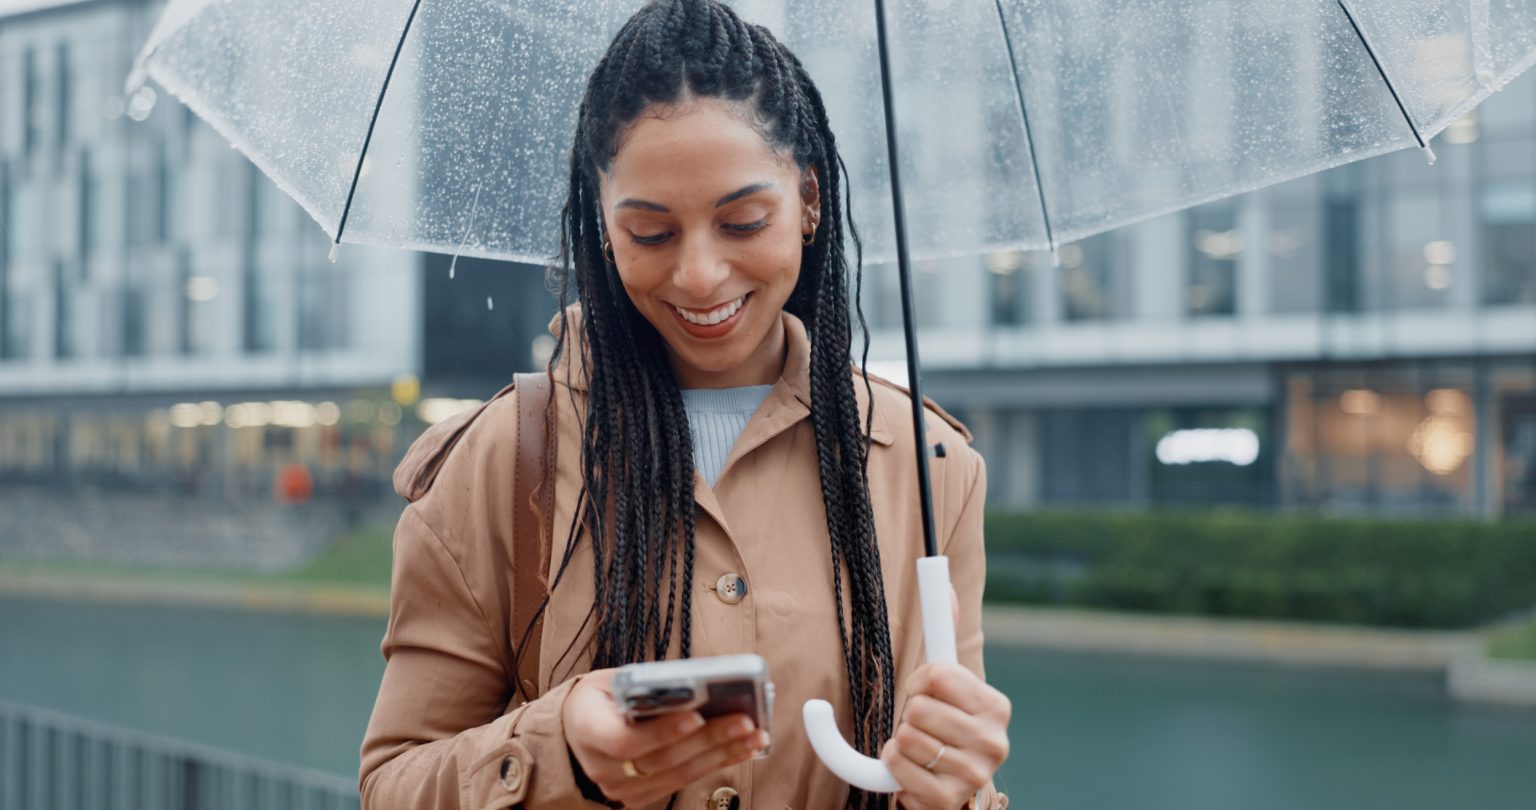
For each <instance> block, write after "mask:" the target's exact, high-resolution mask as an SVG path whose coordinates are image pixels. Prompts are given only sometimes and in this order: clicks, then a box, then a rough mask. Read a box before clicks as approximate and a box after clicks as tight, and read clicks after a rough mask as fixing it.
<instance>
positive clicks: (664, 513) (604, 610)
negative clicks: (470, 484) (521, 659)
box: [551, 0, 895, 807]
mask: <svg viewBox="0 0 1536 810" xmlns="http://www.w3.org/2000/svg"><path fill="white" fill-rule="evenodd" d="M689 95H691V96H694V97H706V96H707V97H718V98H725V99H730V100H735V101H744V102H747V103H748V104H749V105H750V106H751V107H752V108H753V109H754V110H755V112H756V117H755V122H754V126H755V127H756V128H757V129H758V131H759V132H760V133H761V134H762V135H763V136H764V138H765V139H767V140H768V142H769V143H771V144H773V145H774V146H775V147H777V148H780V149H787V150H789V151H791V152H792V153H793V155H794V159H795V162H796V164H797V165H798V166H800V167H801V168H805V167H815V169H816V171H817V173H818V176H819V177H820V178H821V180H822V182H821V185H820V197H821V199H820V202H821V211H822V221H821V222H822V225H823V227H824V228H825V231H824V233H823V234H821V235H820V238H818V239H816V241H815V242H814V243H813V244H812V245H810V246H808V247H806V248H804V249H803V253H802V258H801V272H800V277H799V281H798V283H797V284H796V286H795V289H794V291H793V292H792V293H791V295H790V298H789V300H788V302H787V303H786V304H785V309H786V310H787V311H789V312H791V313H792V314H794V315H796V316H798V317H799V318H800V319H801V320H802V321H804V322H805V324H806V330H807V333H808V334H809V336H810V342H811V372H810V378H811V379H810V382H811V423H812V427H813V431H814V434H815V438H816V458H817V465H818V472H819V477H820V483H821V492H822V499H823V501H824V504H825V506H826V515H827V531H828V535H829V537H830V542H831V553H832V571H833V583H834V588H835V589H836V603H837V611H838V615H837V620H838V630H839V633H840V635H841V639H842V646H843V658H844V666H845V667H846V668H847V672H848V681H849V688H850V692H851V698H852V706H853V716H854V746H855V747H856V748H858V749H859V750H860V751H863V752H865V753H866V754H875V753H876V752H877V750H878V748H879V746H880V745H881V743H883V742H884V741H885V740H886V739H887V738H888V737H889V736H890V734H891V724H892V716H893V713H894V691H895V689H894V664H893V657H892V652H891V642H890V627H889V623H888V620H887V614H886V601H885V588H884V580H883V578H882V576H881V570H880V550H879V546H878V545H877V544H876V538H875V525H874V513H873V510H872V508H871V506H870V498H869V480H868V474H867V469H866V464H867V460H868V453H869V421H868V420H869V415H868V414H866V416H865V420H864V422H863V424H862V426H861V422H860V418H859V412H858V406H857V402H856V400H855V398H854V393H853V381H852V375H851V374H850V373H849V372H850V369H849V362H850V357H851V355H850V351H851V345H852V327H851V324H850V313H849V309H850V302H849V295H848V283H847V276H848V259H847V256H846V255H845V253H844V250H843V241H844V236H845V233H844V226H845V211H844V207H843V205H841V201H840V200H839V190H840V189H842V188H843V187H844V182H843V177H844V176H845V175H846V168H845V167H844V165H843V161H842V158H841V156H840V155H839V154H838V151H837V146H836V141H835V140H834V138H833V135H832V130H831V127H830V125H829V123H828V120H827V113H826V109H825V106H824V105H823V102H822V98H821V94H820V92H819V91H818V90H817V89H816V86H815V84H814V83H812V81H811V79H810V76H809V75H808V74H807V73H806V71H805V68H804V67H803V66H802V65H801V64H800V61H799V60H798V59H797V58H796V57H795V56H794V55H793V54H792V53H790V51H789V50H788V49H787V48H786V47H784V46H783V45H782V44H781V43H779V42H778V41H777V40H776V39H774V37H773V36H772V35H771V34H770V33H769V32H768V31H767V29H765V28H763V27H761V26H757V25H750V24H747V23H745V22H743V21H742V20H741V19H740V18H738V17H737V16H736V14H735V13H734V12H733V11H732V10H731V9H729V8H728V7H726V6H724V5H722V4H721V3H719V2H716V1H715V0H656V1H655V2H652V3H650V4H648V5H647V6H645V7H644V8H642V9H641V10H640V11H639V12H637V13H636V14H635V15H634V16H633V17H631V18H630V19H629V20H628V21H627V22H626V23H625V24H624V26H623V27H622V28H621V29H620V30H619V32H618V34H617V35H616V36H615V38H614V40H613V42H612V43H611V44H610V45H609V48H608V50H607V52H606V53H605V54H604V55H603V57H602V59H601V60H600V61H599V62H598V64H597V67H596V68H595V69H594V70H593V72H592V75H591V77H590V79H589V80H588V83H587V89H586V94H585V96H584V97H583V99H582V101H581V107H580V111H579V114H578V123H577V131H576V138H575V143H574V145H573V148H572V150H571V159H570V177H569V182H570V187H569V192H568V196H567V199H566V203H565V208H564V211H563V215H562V225H561V255H560V265H559V266H558V267H556V268H554V273H555V277H556V280H557V282H558V286H559V290H560V302H561V308H562V312H563V311H564V309H565V307H566V305H567V304H569V303H570V300H571V296H572V287H573V286H574V288H575V289H574V293H575V296H576V299H577V300H578V301H579V302H580V304H581V307H582V311H583V313H584V315H583V317H582V318H581V325H580V329H581V330H582V338H583V343H584V345H585V347H586V351H587V353H588V356H587V357H586V358H584V360H585V363H584V364H583V365H584V368H585V370H586V373H587V375H588V388H589V395H588V398H587V404H586V408H585V414H584V419H583V423H582V481H583V484H584V488H583V498H584V500H583V503H584V509H582V510H580V512H581V514H580V517H579V520H580V521H582V522H584V523H585V524H586V525H587V527H588V530H589V534H590V537H591V541H592V544H593V579H594V585H595V596H596V599H595V605H594V608H593V610H594V612H595V618H596V623H597V628H596V630H595V640H594V645H595V649H594V653H593V664H594V666H596V667H608V666H616V665H620V664H624V663H628V662H631V661H641V660H647V659H660V658H662V657H664V656H665V654H666V652H667V649H668V647H669V645H670V643H671V637H672V630H673V617H674V614H675V615H676V616H677V617H678V621H677V625H678V630H679V642H680V649H681V652H682V654H683V655H684V656H687V655H690V654H691V641H692V640H691V632H690V614H691V595H692V592H693V588H692V583H693V561H694V539H695V511H694V502H693V476H694V470H693V449H692V437H691V435H690V433H689V430H688V420H687V415H686V412H685V411H684V409H683V403H682V396H681V394H680V393H679V392H678V388H677V384H676V381H675V380H674V379H673V377H672V374H671V370H670V366H669V365H668V363H667V360H666V353H665V346H664V345H663V339H662V338H661V336H660V335H659V334H658V333H657V332H656V330H655V329H654V328H653V327H652V326H651V325H650V323H649V322H647V321H646V320H645V318H644V316H642V315H641V314H640V313H639V311H638V310H636V309H635V307H634V305H633V303H632V302H631V301H630V300H629V297H628V295H627V294H626V293H625V292H624V288H623V285H622V283H621V282H620V279H619V275H618V272H617V269H616V268H615V267H614V266H613V265H612V264H610V263H609V262H607V261H606V260H605V258H604V254H603V249H602V243H603V233H602V229H601V222H602V216H601V211H600V208H599V197H598V183H599V175H600V173H601V172H605V171H607V170H608V169H610V168H611V166H612V162H613V159H614V156H615V154H616V152H617V144H618V140H619V138H620V136H621V135H622V133H623V131H624V128H625V127H626V126H628V125H629V124H631V123H632V122H633V121H634V120H635V119H636V118H637V117H638V116H639V115H640V113H641V112H642V111H643V110H644V109H646V108H647V107H648V106H649V105H651V104H653V103H659V104H672V103H677V102H679V101H683V100H685V99H686V98H687V97H688V96H689ZM846 226H847V231H848V235H850V236H851V237H852V239H853V242H854V245H855V248H856V250H858V254H857V255H856V258H855V268H856V274H857V275H856V278H857V283H859V284H862V250H861V249H860V242H859V239H858V233H857V231H855V230H854V229H853V224H852V222H851V221H849V222H846ZM858 315H859V320H860V324H861V326H863V312H862V309H859V310H858ZM563 317H564V316H562V318H563ZM562 323H563V324H564V326H565V327H566V328H564V329H562V330H561V333H560V336H559V341H558V344H557V356H558V354H559V353H560V352H563V351H564V349H565V335H566V334H567V333H568V330H569V326H570V324H569V322H568V321H565V320H563V321H562ZM864 332H865V339H864V352H865V354H866V356H867V353H868V349H869V345H868V331H867V329H865V330H864ZM553 363H554V361H551V367H553ZM864 385H865V387H866V394H868V393H869V392H868V387H869V381H868V379H867V378H866V379H865V381H864ZM577 534H578V532H577V527H576V526H575V525H573V526H572V527H571V530H570V533H569V535H568V536H567V539H566V550H565V561H566V562H568V561H569V559H570V556H571V550H572V548H573V547H574V544H575V542H576V537H577ZM564 567H565V565H564V563H562V565H561V573H562V574H563V573H564ZM679 580H681V585H679ZM557 582H558V577H557ZM845 590H846V591H847V595H846V601H847V602H848V604H849V609H846V610H845V608H844V601H845V595H844V591H845ZM663 591H665V596H663ZM884 804H885V799H884V797H880V796H874V795H868V794H864V793H862V792H861V791H857V790H856V791H853V792H852V793H851V794H850V796H849V806H851V807H869V806H884Z"/></svg>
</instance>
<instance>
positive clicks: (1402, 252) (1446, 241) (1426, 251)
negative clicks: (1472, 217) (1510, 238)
mask: <svg viewBox="0 0 1536 810" xmlns="http://www.w3.org/2000/svg"><path fill="white" fill-rule="evenodd" d="M1466 202H1467V201H1466V198H1465V197H1460V198H1451V199H1445V198H1442V197H1441V196H1440V195H1439V194H1437V193H1436V192H1435V190H1434V189H1422V190H1419V189H1398V190H1395V191H1394V192H1393V193H1392V194H1391V195H1390V196H1389V197H1388V198H1387V200H1386V213H1387V219H1388V242H1387V244H1386V245H1385V248H1386V251H1385V254H1384V256H1383V259H1384V260H1385V263H1386V267H1385V269H1386V276H1387V279H1388V283H1389V284H1390V289H1391V290H1392V297H1391V300H1390V301H1389V302H1388V303H1387V306H1389V307H1391V308H1401V309H1420V308H1436V307H1443V306H1445V305H1446V304H1448V303H1449V302H1450V291H1451V287H1453V286H1454V285H1455V284H1456V283H1457V282H1458V280H1459V276H1460V275H1461V274H1462V272H1463V271H1462V268H1463V267H1465V266H1466V257H1465V256H1461V255H1460V254H1461V252H1462V251H1461V248H1462V246H1461V245H1458V244H1456V242H1455V241H1454V240H1452V239H1451V238H1450V233H1449V227H1450V222H1451V221H1452V220H1454V217H1453V216H1452V212H1454V211H1455V210H1457V208H1458V207H1459V206H1462V205H1466Z"/></svg>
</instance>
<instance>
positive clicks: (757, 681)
mask: <svg viewBox="0 0 1536 810" xmlns="http://www.w3.org/2000/svg"><path fill="white" fill-rule="evenodd" d="M613 699H614V701H615V702H616V703H618V706H619V711H620V712H622V713H623V714H624V716H625V717H627V718H629V720H630V722H639V721H641V720H644V719H646V718H650V717H656V716H657V715H662V714H667V713H669V712H680V711H688V710H693V711H697V712H698V713H699V714H701V715H703V716H704V717H705V718H706V719H708V718H711V717H720V716H722V715H727V714H745V715H747V716H748V717H751V718H752V720H753V722H755V723H756V724H757V727H758V728H760V729H762V730H764V731H768V732H769V733H770V734H772V731H771V730H770V729H769V724H770V722H771V721H772V719H773V681H770V680H769V679H768V662H767V661H765V660H763V657H762V656H760V655H752V654H750V653H747V654H741V655H717V656H713V657H710V658H684V659H681V660H677V661H651V662H646V663H643V664H628V665H625V666H622V667H619V671H618V672H616V673H614V676H613ZM763 754H764V755H766V754H767V751H764V752H763Z"/></svg>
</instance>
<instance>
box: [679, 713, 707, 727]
mask: <svg viewBox="0 0 1536 810" xmlns="http://www.w3.org/2000/svg"><path fill="white" fill-rule="evenodd" d="M703 727H704V716H703V715H701V714H699V713H698V712H689V713H688V716H687V717H686V718H684V719H683V723H682V730H683V731H698V730H699V729H701V728H703Z"/></svg>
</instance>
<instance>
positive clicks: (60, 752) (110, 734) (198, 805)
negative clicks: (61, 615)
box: [0, 700, 359, 810]
mask: <svg viewBox="0 0 1536 810" xmlns="http://www.w3.org/2000/svg"><path fill="white" fill-rule="evenodd" d="M358 807H359V800H358V795H357V783H356V782H354V781H352V780H350V779H345V778H342V777H339V776H333V775H330V774H325V773H320V772H318V771H311V770H305V769H303V768H294V767H289V766H286V765H279V764H276V763H272V762H268V761H265V760H262V759H257V758H255V757H249V756H245V755H243V754H236V753H232V752H229V751H224V750H221V749H218V748H212V747H210V746H205V745H198V744H195V743H188V742H183V741H180V740H172V739H168V738H165V737H157V736H155V735H152V734H144V733H140V732H136V731H128V730H125V729H120V728H115V727H112V726H108V725H105V724H102V723H97V722H94V721H90V720H83V719H80V718H77V717H71V716H69V715H66V714H60V713H58V712H54V711H49V710H46V709H39V708H35V707H31V706H23V705H20V704H16V703H10V702H7V701H3V700H0V810H357V808H358Z"/></svg>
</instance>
